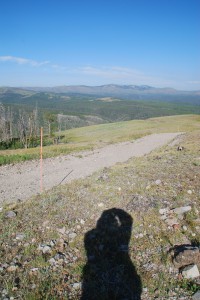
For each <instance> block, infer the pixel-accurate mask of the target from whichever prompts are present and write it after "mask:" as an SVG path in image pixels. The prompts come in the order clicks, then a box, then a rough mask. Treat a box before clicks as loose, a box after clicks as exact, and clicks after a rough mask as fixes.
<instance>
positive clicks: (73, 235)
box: [69, 232, 77, 240]
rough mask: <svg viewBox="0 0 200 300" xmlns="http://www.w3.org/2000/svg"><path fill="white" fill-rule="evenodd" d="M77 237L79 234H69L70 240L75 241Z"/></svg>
mask: <svg viewBox="0 0 200 300" xmlns="http://www.w3.org/2000/svg"><path fill="white" fill-rule="evenodd" d="M76 236H77V234H76V233H75V232H72V233H70V234H69V238H70V239H72V240H73V239H74V238H75V237H76Z"/></svg>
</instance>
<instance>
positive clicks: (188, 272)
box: [181, 265, 200, 279]
mask: <svg viewBox="0 0 200 300" xmlns="http://www.w3.org/2000/svg"><path fill="white" fill-rule="evenodd" d="M181 273H182V275H183V277H184V278H186V279H194V278H197V277H199V275H200V274H199V270H198V267H197V265H189V266H187V267H184V268H183V269H182V271H181Z"/></svg>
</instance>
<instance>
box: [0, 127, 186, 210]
mask: <svg viewBox="0 0 200 300" xmlns="http://www.w3.org/2000/svg"><path fill="white" fill-rule="evenodd" d="M180 135H181V133H180V132H179V133H161V134H152V135H149V136H145V137H143V138H140V139H138V140H135V141H133V142H123V143H118V144H112V145H108V146H106V147H104V148H100V149H96V150H94V151H85V152H80V153H76V154H73V155H66V156H59V157H56V158H48V159H45V160H43V164H42V169H43V176H42V183H41V162H40V161H39V160H34V161H27V162H24V163H19V164H16V165H6V166H1V167H0V182H1V185H0V204H1V203H8V202H9V203H11V202H15V201H19V200H21V201H22V200H26V199H28V198H30V197H31V196H33V195H36V194H39V193H41V191H44V190H48V189H51V188H52V187H54V186H58V185H60V184H65V183H67V182H71V181H72V180H74V179H79V178H85V177H87V176H89V175H91V174H92V173H94V172H95V171H98V170H100V169H103V168H105V167H110V166H112V165H115V164H116V163H118V162H125V161H127V160H128V159H130V158H131V157H140V156H143V155H146V154H148V153H150V152H151V151H153V150H154V149H156V148H159V147H162V146H163V145H165V144H167V143H169V142H171V141H172V140H174V139H175V140H176V138H177V137H178V136H180Z"/></svg>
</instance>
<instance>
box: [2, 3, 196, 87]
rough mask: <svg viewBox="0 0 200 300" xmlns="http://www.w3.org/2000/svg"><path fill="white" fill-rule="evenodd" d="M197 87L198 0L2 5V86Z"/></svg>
mask: <svg viewBox="0 0 200 300" xmlns="http://www.w3.org/2000/svg"><path fill="white" fill-rule="evenodd" d="M109 83H116V84H147V85H151V86H156V87H169V86H170V87H173V88H177V89H182V90H199V89H200V1H199V0H132V1H131V0H115V1H114V0H107V1H106V0H93V1H92V0H40V1H39V0H1V2H0V86H56V85H71V84H73V85H76V84H85V85H101V84H109Z"/></svg>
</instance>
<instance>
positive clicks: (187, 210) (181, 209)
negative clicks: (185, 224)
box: [172, 206, 192, 215]
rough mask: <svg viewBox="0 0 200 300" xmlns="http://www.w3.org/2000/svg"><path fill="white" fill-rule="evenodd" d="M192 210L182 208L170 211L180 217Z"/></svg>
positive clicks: (189, 207) (185, 207) (188, 207)
mask: <svg viewBox="0 0 200 300" xmlns="http://www.w3.org/2000/svg"><path fill="white" fill-rule="evenodd" d="M191 209H192V207H191V206H182V207H177V208H174V209H172V211H173V212H174V213H175V214H177V215H182V214H184V213H187V212H189V211H190V210H191Z"/></svg>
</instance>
